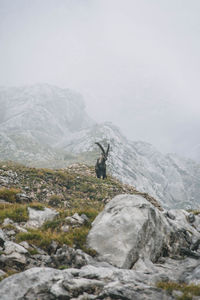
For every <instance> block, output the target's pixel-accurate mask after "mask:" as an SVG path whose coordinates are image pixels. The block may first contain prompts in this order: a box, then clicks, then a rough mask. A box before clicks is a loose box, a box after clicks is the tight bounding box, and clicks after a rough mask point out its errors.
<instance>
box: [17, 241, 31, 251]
mask: <svg viewBox="0 0 200 300" xmlns="http://www.w3.org/2000/svg"><path fill="white" fill-rule="evenodd" d="M19 245H20V246H22V247H24V248H25V249H26V250H28V249H29V248H30V246H29V244H28V243H27V242H26V241H23V242H20V243H19Z"/></svg>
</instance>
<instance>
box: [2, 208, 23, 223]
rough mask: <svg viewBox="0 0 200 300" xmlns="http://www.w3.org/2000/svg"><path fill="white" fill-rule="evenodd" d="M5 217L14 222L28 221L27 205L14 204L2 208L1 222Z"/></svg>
mask: <svg viewBox="0 0 200 300" xmlns="http://www.w3.org/2000/svg"><path fill="white" fill-rule="evenodd" d="M5 218H9V219H11V220H13V221H14V222H18V223H19V222H26V221H27V220H28V212H27V206H26V205H20V204H13V205H10V206H9V207H6V208H4V209H1V210H0V223H3V221H4V219H5Z"/></svg>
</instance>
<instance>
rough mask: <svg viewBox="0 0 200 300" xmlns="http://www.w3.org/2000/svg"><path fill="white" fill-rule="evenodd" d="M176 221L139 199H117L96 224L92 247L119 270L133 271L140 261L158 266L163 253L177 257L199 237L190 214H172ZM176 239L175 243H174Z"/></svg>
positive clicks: (130, 196)
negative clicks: (188, 216) (181, 250)
mask: <svg viewBox="0 0 200 300" xmlns="http://www.w3.org/2000/svg"><path fill="white" fill-rule="evenodd" d="M173 214H174V215H175V217H176V218H175V220H171V219H169V218H167V217H166V216H165V215H164V214H163V213H162V212H161V211H159V210H158V209H157V208H155V207H154V206H153V205H152V204H150V203H149V202H148V201H147V200H146V199H145V198H143V197H142V196H140V195H118V196H116V197H115V198H113V199H112V200H111V201H110V202H109V203H108V204H107V205H106V206H105V209H104V210H103V212H101V213H100V214H99V215H98V216H97V218H96V219H95V221H94V222H93V224H92V225H93V226H92V229H91V230H90V232H89V235H88V245H89V247H91V248H93V249H95V250H96V251H97V253H98V254H99V258H100V259H101V260H103V261H107V262H109V263H111V264H113V265H115V266H117V267H120V268H132V267H133V265H134V264H135V262H136V261H137V260H139V258H141V259H143V260H144V259H146V260H149V261H151V262H156V261H157V260H158V259H159V258H160V257H162V256H163V255H164V251H166V252H168V254H169V253H171V254H173V255H174V254H177V253H179V249H180V248H181V247H185V246H187V243H188V241H187V239H186V238H185V232H186V234H188V238H191V237H192V234H193V235H196V236H197V235H198V236H200V235H199V233H198V232H197V230H196V229H195V228H193V227H192V226H191V224H190V223H189V222H188V221H187V218H186V217H187V212H185V211H182V210H181V211H176V210H174V211H173ZM172 236H173V239H172Z"/></svg>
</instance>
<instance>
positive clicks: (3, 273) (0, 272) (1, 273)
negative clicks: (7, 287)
mask: <svg viewBox="0 0 200 300" xmlns="http://www.w3.org/2000/svg"><path fill="white" fill-rule="evenodd" d="M5 275H6V272H4V271H2V270H0V278H2V277H4V276H5Z"/></svg>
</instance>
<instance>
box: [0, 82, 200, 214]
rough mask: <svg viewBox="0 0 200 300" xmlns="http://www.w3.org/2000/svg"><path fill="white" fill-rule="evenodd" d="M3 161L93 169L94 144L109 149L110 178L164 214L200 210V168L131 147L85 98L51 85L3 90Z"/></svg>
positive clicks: (145, 147) (143, 146)
mask: <svg viewBox="0 0 200 300" xmlns="http://www.w3.org/2000/svg"><path fill="white" fill-rule="evenodd" d="M0 104H1V113H0V125H1V126H0V160H1V161H7V160H11V161H15V162H18V163H22V164H25V165H27V166H32V167H43V168H53V169H57V168H65V167H67V166H69V165H71V164H74V163H86V164H88V165H90V166H94V164H95V161H96V159H97V157H98V155H99V148H98V147H97V146H96V145H95V142H97V141H98V142H101V143H102V144H103V145H104V146H105V147H107V144H108V143H110V145H111V150H110V153H109V159H108V162H107V164H108V171H109V173H110V174H111V175H112V176H114V177H116V178H118V179H119V180H120V181H122V182H123V183H126V184H129V185H132V186H134V187H135V188H136V189H137V190H139V191H140V192H143V193H148V194H149V195H151V196H152V197H154V198H155V199H157V200H158V201H160V202H161V203H162V206H163V207H165V208H186V209H189V208H198V207H199V205H200V200H199V193H200V165H199V164H198V163H197V162H195V161H192V160H190V159H185V158H183V157H179V156H178V155H176V154H167V155H165V154H163V153H161V152H159V151H158V150H157V149H156V148H155V147H154V146H153V145H151V144H149V143H146V142H144V141H130V140H128V139H127V138H126V137H125V136H124V135H123V134H122V133H121V131H120V129H119V128H118V127H116V126H114V125H113V124H111V123H108V122H107V123H103V124H97V123H95V121H93V120H91V118H90V117H89V116H88V115H87V113H86V111H85V105H84V100H83V98H82V96H81V95H80V94H78V93H76V92H75V91H72V90H69V89H62V88H58V87H55V86H51V85H48V84H38V85H34V86H25V87H19V88H0Z"/></svg>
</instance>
